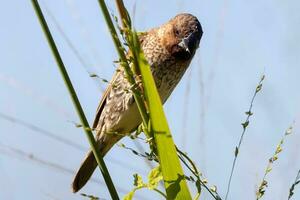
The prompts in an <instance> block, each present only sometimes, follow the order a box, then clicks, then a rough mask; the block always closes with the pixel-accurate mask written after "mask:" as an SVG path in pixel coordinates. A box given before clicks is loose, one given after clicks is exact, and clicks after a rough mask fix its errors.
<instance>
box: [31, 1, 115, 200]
mask: <svg viewBox="0 0 300 200" xmlns="http://www.w3.org/2000/svg"><path fill="white" fill-rule="evenodd" d="M31 3H32V5H33V7H34V10H35V12H36V14H37V16H38V19H39V21H40V24H41V26H42V29H43V31H44V33H45V35H46V38H47V41H48V43H49V46H50V48H51V51H52V53H53V55H54V57H55V60H56V62H57V65H58V67H59V70H60V72H61V75H62V77H63V79H64V82H65V84H66V87H67V88H68V91H69V93H70V95H71V99H72V101H73V104H74V106H75V108H76V111H77V114H78V116H79V118H80V121H81V123H82V125H83V128H84V131H85V133H86V136H87V138H88V141H89V143H90V146H91V149H92V151H93V153H94V156H95V158H96V161H97V163H98V166H99V169H100V171H101V173H102V175H103V178H104V180H105V183H106V186H107V188H108V190H109V192H110V195H111V198H112V199H114V200H115V199H116V200H118V199H119V197H118V193H117V191H116V189H115V186H114V184H113V182H112V179H111V177H110V175H109V172H108V169H107V167H106V165H105V163H104V160H103V158H102V156H101V155H100V153H99V152H98V151H97V148H96V141H95V138H94V136H93V133H92V131H91V129H90V127H89V124H88V121H87V119H86V117H85V115H84V112H83V109H82V107H81V105H80V102H79V100H78V97H77V95H76V92H75V89H74V87H73V85H72V82H71V80H70V78H69V75H68V73H67V70H66V68H65V66H64V63H63V61H62V59H61V57H60V54H59V52H58V49H57V47H56V45H55V42H54V40H53V38H52V35H51V33H50V30H49V28H48V25H47V22H46V20H45V18H44V16H43V13H42V10H41V8H40V6H39V3H38V1H37V0H31Z"/></svg>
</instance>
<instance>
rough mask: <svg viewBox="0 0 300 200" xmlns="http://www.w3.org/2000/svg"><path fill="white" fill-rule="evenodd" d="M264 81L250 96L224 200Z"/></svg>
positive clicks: (261, 81)
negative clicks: (255, 101) (254, 104)
mask: <svg viewBox="0 0 300 200" xmlns="http://www.w3.org/2000/svg"><path fill="white" fill-rule="evenodd" d="M264 79H265V75H262V77H261V79H260V81H259V83H258V85H257V86H256V89H255V92H254V94H253V96H252V99H251V103H250V107H249V110H248V111H247V112H246V115H247V117H246V120H245V122H244V123H242V126H243V131H242V134H241V137H240V140H239V143H238V146H237V147H235V153H234V159H233V163H232V167H231V172H230V176H229V180H228V185H227V191H226V196H225V200H227V198H228V195H229V192H230V186H231V180H232V177H233V172H234V169H235V165H236V161H237V157H238V154H239V150H240V147H241V144H242V141H243V138H244V135H245V133H246V129H247V127H248V125H249V119H250V117H251V116H252V115H253V113H252V107H253V103H254V100H255V97H256V95H257V94H258V93H259V91H260V90H261V88H262V83H263V81H264Z"/></svg>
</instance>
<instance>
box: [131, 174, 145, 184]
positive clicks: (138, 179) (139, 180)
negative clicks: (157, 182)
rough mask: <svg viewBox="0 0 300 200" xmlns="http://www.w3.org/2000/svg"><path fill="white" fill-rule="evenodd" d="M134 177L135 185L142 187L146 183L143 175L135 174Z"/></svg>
mask: <svg viewBox="0 0 300 200" xmlns="http://www.w3.org/2000/svg"><path fill="white" fill-rule="evenodd" d="M133 177H134V182H133V185H134V186H136V187H141V186H143V185H144V183H143V179H142V177H141V176H140V175H138V174H134V175H133Z"/></svg>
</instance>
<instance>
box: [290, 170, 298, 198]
mask: <svg viewBox="0 0 300 200" xmlns="http://www.w3.org/2000/svg"><path fill="white" fill-rule="evenodd" d="M299 183H300V170H299V171H298V173H297V176H296V178H295V181H294V183H293V184H292V186H291V187H290V191H289V196H288V200H290V199H291V198H292V196H293V195H294V189H295V187H296V185H298V184H299Z"/></svg>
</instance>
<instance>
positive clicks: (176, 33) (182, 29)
mask: <svg viewBox="0 0 300 200" xmlns="http://www.w3.org/2000/svg"><path fill="white" fill-rule="evenodd" d="M202 34H203V31H202V27H201V24H200V22H199V21H198V19H197V18H196V17H195V16H193V15H191V14H188V13H182V14H179V15H177V16H175V17H174V18H172V19H171V20H170V21H169V22H167V23H166V24H164V25H162V26H161V27H160V28H159V30H158V36H159V37H160V39H161V40H162V43H163V44H164V46H165V47H166V48H167V50H168V52H169V53H170V54H171V55H172V56H174V57H175V58H177V59H180V60H190V59H191V58H192V57H193V55H194V54H195V52H196V49H197V48H198V47H199V43H200V39H201V37H202Z"/></svg>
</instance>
